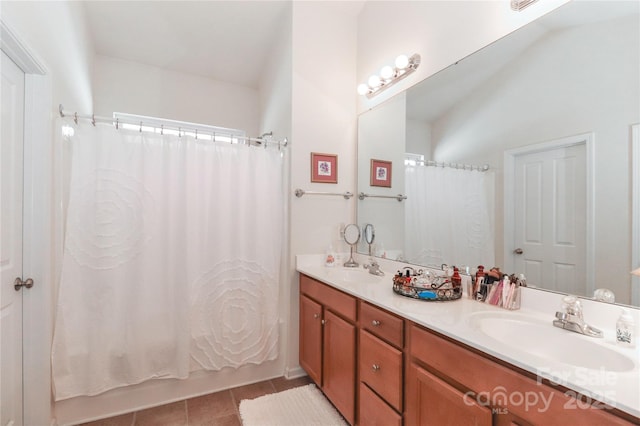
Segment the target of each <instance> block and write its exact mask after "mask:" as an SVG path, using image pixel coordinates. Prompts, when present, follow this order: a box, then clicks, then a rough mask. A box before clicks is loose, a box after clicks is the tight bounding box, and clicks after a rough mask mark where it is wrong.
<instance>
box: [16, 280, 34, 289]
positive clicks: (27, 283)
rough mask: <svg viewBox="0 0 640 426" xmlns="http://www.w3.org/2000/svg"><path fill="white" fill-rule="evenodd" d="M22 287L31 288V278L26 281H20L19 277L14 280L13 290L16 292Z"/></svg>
mask: <svg viewBox="0 0 640 426" xmlns="http://www.w3.org/2000/svg"><path fill="white" fill-rule="evenodd" d="M22 287H26V288H31V287H33V280H32V279H31V278H27V280H26V281H22V279H21V278H20V277H18V278H16V280H15V281H14V282H13V288H15V289H16V291H20V289H21V288H22Z"/></svg>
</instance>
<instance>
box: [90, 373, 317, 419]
mask: <svg viewBox="0 0 640 426" xmlns="http://www.w3.org/2000/svg"><path fill="white" fill-rule="evenodd" d="M309 383H312V382H311V379H310V378H309V377H308V376H304V377H300V378H297V379H292V380H287V379H285V378H284V377H279V378H277V379H272V380H266V381H264V382H259V383H254V384H252V385H246V386H240V387H237V388H233V389H229V390H225V391H220V392H216V393H212V394H209V395H204V396H199V397H196V398H191V399H186V400H184V401H178V402H173V403H171V404H167V405H161V406H159V407H154V408H148V409H146V410H141V411H136V412H133V413H127V414H122V415H120V416H116V417H110V418H107V419H103V420H97V421H94V422H90V423H84V424H83V425H82V426H147V425H149V426H196V425H197V426H241V425H242V422H241V421H240V413H239V411H238V407H239V406H240V401H242V400H243V399H253V398H257V397H259V396H262V395H267V394H270V393H276V392H280V391H283V390H287V389H291V388H295V387H298V386H304V385H307V384H309Z"/></svg>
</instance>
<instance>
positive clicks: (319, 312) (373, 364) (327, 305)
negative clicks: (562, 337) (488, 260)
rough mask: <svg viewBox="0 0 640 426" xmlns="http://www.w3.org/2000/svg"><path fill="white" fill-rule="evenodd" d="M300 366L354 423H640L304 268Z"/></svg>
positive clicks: (393, 425) (497, 425)
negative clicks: (350, 292)
mask: <svg viewBox="0 0 640 426" xmlns="http://www.w3.org/2000/svg"><path fill="white" fill-rule="evenodd" d="M454 303H455V302H454ZM427 306H428V305H425V308H426V307H427ZM300 365H301V366H302V367H303V368H304V369H305V370H306V371H307V373H308V374H309V376H310V377H311V378H312V379H313V381H314V382H315V383H316V384H317V385H318V386H319V387H320V388H321V389H322V391H323V392H324V394H325V395H326V396H327V397H328V398H329V400H330V401H331V402H332V403H333V405H334V406H335V407H336V408H337V409H338V411H340V413H341V414H342V415H343V417H344V418H345V419H346V420H347V421H348V422H349V423H350V424H351V425H354V424H356V423H355V422H356V421H357V424H358V425H362V426H369V425H379V426H402V425H405V426H414V425H420V426H423V425H437V426H440V425H449V424H450V425H458V424H460V425H463V424H464V425H477V426H489V425H493V426H531V425H551V424H554V425H555V424H557V425H581V426H588V425H630V424H639V423H638V419H637V418H635V417H632V416H630V415H628V414H625V413H622V412H620V411H615V410H611V409H610V407H606V406H603V405H602V404H600V405H599V406H598V404H599V403H598V402H597V401H593V405H591V401H584V400H580V401H578V400H576V398H575V397H574V396H573V395H575V393H574V392H572V391H569V392H567V391H566V389H564V388H561V387H556V386H551V385H550V384H548V383H545V382H540V381H539V380H537V378H536V377H535V376H534V375H533V374H531V373H529V372H526V371H524V370H520V369H518V368H516V367H514V366H512V365H509V364H507V363H505V362H503V361H500V360H497V359H495V358H492V357H491V356H489V355H487V354H484V353H482V352H480V351H478V350H475V349H473V348H470V347H467V346H465V345H463V344H461V343H459V342H456V341H455V340H452V339H450V338H447V337H444V336H442V335H440V334H438V333H436V332H434V331H431V330H429V329H427V328H424V327H422V326H420V325H417V324H415V323H413V322H411V321H408V320H405V319H403V318H401V317H398V316H397V315H394V314H392V313H390V312H387V311H385V310H384V309H381V308H379V307H377V306H374V305H372V304H370V303H367V302H364V301H363V300H359V299H357V298H355V297H353V296H350V295H348V294H346V293H343V292H341V291H339V290H337V289H335V288H333V287H331V286H329V285H326V284H323V283H321V282H319V281H317V280H314V279H312V278H310V277H307V276H305V275H303V274H301V275H300ZM525 401H528V402H526V403H525ZM356 407H357V416H356Z"/></svg>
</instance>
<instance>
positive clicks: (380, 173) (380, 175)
mask: <svg viewBox="0 0 640 426" xmlns="http://www.w3.org/2000/svg"><path fill="white" fill-rule="evenodd" d="M391 164H392V163H391V161H384V160H374V159H373V158H372V159H371V186H384V187H387V188H391Z"/></svg>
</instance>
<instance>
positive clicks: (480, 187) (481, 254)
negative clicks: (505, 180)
mask: <svg viewBox="0 0 640 426" xmlns="http://www.w3.org/2000/svg"><path fill="white" fill-rule="evenodd" d="M405 190H406V193H407V200H406V203H407V204H406V207H405V247H406V254H405V256H406V259H407V261H408V262H411V263H416V264H419V265H436V266H440V265H441V264H443V263H446V264H448V265H456V266H469V267H471V268H475V267H476V266H478V265H483V266H488V267H492V266H494V265H493V264H494V261H495V254H494V237H493V235H494V224H493V210H494V207H493V205H494V176H493V173H492V172H491V171H489V172H480V171H477V170H473V171H471V170H462V169H455V168H450V167H433V166H428V167H427V166H410V165H407V166H406V167H405Z"/></svg>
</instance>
